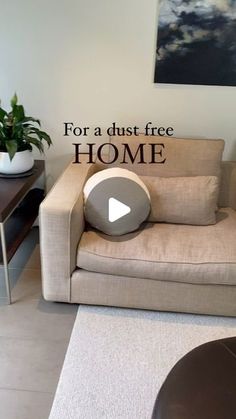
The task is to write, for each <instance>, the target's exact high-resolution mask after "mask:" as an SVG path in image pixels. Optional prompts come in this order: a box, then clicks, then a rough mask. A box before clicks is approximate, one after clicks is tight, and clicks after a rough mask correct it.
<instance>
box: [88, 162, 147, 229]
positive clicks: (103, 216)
mask: <svg viewBox="0 0 236 419" xmlns="http://www.w3.org/2000/svg"><path fill="white" fill-rule="evenodd" d="M149 213H150V195H149V192H148V189H147V187H146V186H145V184H144V183H143V182H142V180H141V179H140V178H139V177H138V176H137V175H136V174H135V173H133V172H131V171H130V170H126V169H120V168H116V167H114V168H111V169H104V170H102V171H100V172H97V173H95V174H94V175H93V176H91V177H90V178H89V179H88V181H87V182H86V184H85V186H84V214H85V218H86V220H87V221H88V223H89V224H90V225H91V226H93V227H95V228H96V229H98V230H100V231H102V232H103V233H105V234H108V235H110V236H120V235H122V234H126V233H130V232H132V231H135V230H137V229H138V228H139V227H140V225H141V223H142V222H143V221H145V220H146V219H147V217H148V215H149Z"/></svg>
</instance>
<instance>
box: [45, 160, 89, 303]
mask: <svg viewBox="0 0 236 419" xmlns="http://www.w3.org/2000/svg"><path fill="white" fill-rule="evenodd" d="M95 171H96V165H94V164H86V163H82V164H73V163H70V164H69V166H68V167H67V168H66V169H65V171H64V172H63V174H62V175H61V177H60V178H59V179H58V180H57V182H56V183H55V185H54V186H53V188H52V189H51V190H50V192H49V193H48V195H47V196H46V198H45V199H44V201H43V202H42V203H41V205H40V210H39V223H40V252H41V265H42V286H43V296H44V298H45V299H46V300H50V301H64V302H69V301H70V277H71V273H72V272H73V271H74V269H75V268H76V252H77V247H78V243H79V240H80V238H81V235H82V233H83V230H84V212H83V186H84V184H85V182H86V180H87V179H88V178H89V177H90V176H91V175H92V174H93V173H94V172H95Z"/></svg>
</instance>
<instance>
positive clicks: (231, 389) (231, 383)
mask: <svg viewBox="0 0 236 419" xmlns="http://www.w3.org/2000/svg"><path fill="white" fill-rule="evenodd" d="M152 419H236V337H234V338H227V339H221V340H216V341H213V342H209V343H206V344H204V345H201V346H199V347H197V348H195V349H194V350H192V351H191V352H189V353H188V354H187V355H185V356H184V357H183V358H182V359H181V360H180V361H179V362H178V363H177V364H176V365H175V366H174V368H173V369H172V370H171V372H170V373H169V375H168V376H167V378H166V380H165V382H164V384H163V385H162V387H161V389H160V391H159V394H158V396H157V399H156V402H155V406H154V409H153V414H152Z"/></svg>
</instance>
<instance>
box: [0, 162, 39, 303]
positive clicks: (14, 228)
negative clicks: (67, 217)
mask: <svg viewBox="0 0 236 419" xmlns="http://www.w3.org/2000/svg"><path fill="white" fill-rule="evenodd" d="M44 173H45V164H44V161H43V160H36V161H35V164H34V167H33V169H32V174H31V175H30V176H26V177H19V178H0V233H1V249H0V265H3V266H4V274H5V284H6V291H7V297H8V303H9V304H11V287H10V280H9V270H8V263H9V262H10V260H11V258H12V257H13V256H14V254H15V252H16V250H17V249H18V247H19V245H20V244H21V243H22V241H23V240H24V238H25V236H26V235H27V233H28V232H29V230H30V228H31V227H32V225H33V223H34V221H35V219H36V218H37V216H38V209H39V205H40V203H41V201H42V200H43V197H44V189H39V188H35V189H32V188H33V185H34V184H35V183H36V181H37V180H38V179H39V178H40V177H41V176H42V175H43V174H44ZM44 183H45V182H44ZM44 188H45V185H44Z"/></svg>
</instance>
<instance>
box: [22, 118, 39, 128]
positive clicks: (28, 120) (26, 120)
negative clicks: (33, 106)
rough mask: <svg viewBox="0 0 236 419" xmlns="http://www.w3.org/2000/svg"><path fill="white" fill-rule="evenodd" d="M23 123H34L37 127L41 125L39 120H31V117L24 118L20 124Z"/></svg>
mask: <svg viewBox="0 0 236 419" xmlns="http://www.w3.org/2000/svg"><path fill="white" fill-rule="evenodd" d="M25 122H36V123H37V124H38V125H39V126H40V125H41V123H40V120H39V119H35V118H32V117H31V116H26V117H25V118H24V119H22V120H21V123H22V124H24V123H25Z"/></svg>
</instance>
